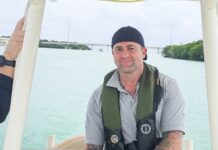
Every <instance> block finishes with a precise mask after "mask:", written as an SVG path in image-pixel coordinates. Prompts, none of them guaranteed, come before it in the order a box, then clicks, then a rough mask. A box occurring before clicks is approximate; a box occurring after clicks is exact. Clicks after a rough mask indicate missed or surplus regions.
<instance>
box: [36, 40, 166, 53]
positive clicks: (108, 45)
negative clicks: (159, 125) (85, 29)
mask: <svg viewBox="0 0 218 150" xmlns="http://www.w3.org/2000/svg"><path fill="white" fill-rule="evenodd" d="M40 43H42V44H60V45H66V49H67V48H68V47H69V46H68V45H70V44H74V45H87V46H89V47H90V48H91V49H92V50H94V48H96V47H97V48H99V49H98V50H99V51H103V48H104V47H105V48H106V51H109V50H110V49H111V44H102V43H77V42H53V41H49V42H40ZM146 48H148V49H156V50H157V53H160V52H161V50H163V48H164V47H158V46H146Z"/></svg>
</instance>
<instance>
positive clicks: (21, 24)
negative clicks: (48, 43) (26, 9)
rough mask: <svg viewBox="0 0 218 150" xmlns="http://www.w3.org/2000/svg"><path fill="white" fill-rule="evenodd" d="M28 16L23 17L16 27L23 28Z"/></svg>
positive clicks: (17, 28)
mask: <svg viewBox="0 0 218 150" xmlns="http://www.w3.org/2000/svg"><path fill="white" fill-rule="evenodd" d="M25 19H26V17H22V18H21V19H20V20H19V21H18V22H17V25H16V27H15V30H22V27H23V25H24V22H25Z"/></svg>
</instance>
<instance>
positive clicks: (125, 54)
mask: <svg viewBox="0 0 218 150" xmlns="http://www.w3.org/2000/svg"><path fill="white" fill-rule="evenodd" d="M121 56H122V57H128V56H129V51H128V49H124V50H123V51H122V55H121Z"/></svg>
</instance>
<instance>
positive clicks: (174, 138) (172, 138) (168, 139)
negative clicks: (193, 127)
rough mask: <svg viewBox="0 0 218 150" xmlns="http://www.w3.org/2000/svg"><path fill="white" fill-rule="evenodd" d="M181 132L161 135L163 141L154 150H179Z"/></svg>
mask: <svg viewBox="0 0 218 150" xmlns="http://www.w3.org/2000/svg"><path fill="white" fill-rule="evenodd" d="M182 142H183V132H181V131H170V132H167V133H165V134H164V135H163V141H162V142H161V143H160V144H159V145H158V146H156V148H155V150H181V149H182Z"/></svg>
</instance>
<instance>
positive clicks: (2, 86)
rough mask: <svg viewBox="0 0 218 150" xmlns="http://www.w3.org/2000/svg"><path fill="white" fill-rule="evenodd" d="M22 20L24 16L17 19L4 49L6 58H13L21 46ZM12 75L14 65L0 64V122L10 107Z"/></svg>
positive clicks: (22, 36)
mask: <svg viewBox="0 0 218 150" xmlns="http://www.w3.org/2000/svg"><path fill="white" fill-rule="evenodd" d="M24 20H25V18H24V17H23V18H21V19H20V20H19V21H18V23H17V25H16V27H15V29H14V32H13V33H12V35H11V38H10V40H9V42H8V44H7V47H6V49H5V51H4V57H5V58H6V59H7V60H11V61H13V60H15V59H16V58H17V55H18V53H19V52H20V50H21V48H22V44H23V39H24V31H22V27H23V24H24ZM13 76H14V67H12V66H0V123H1V122H3V121H4V120H5V119H6V117H7V115H8V112H9V109H10V103H11V92H12V83H13V80H12V78H13Z"/></svg>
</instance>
